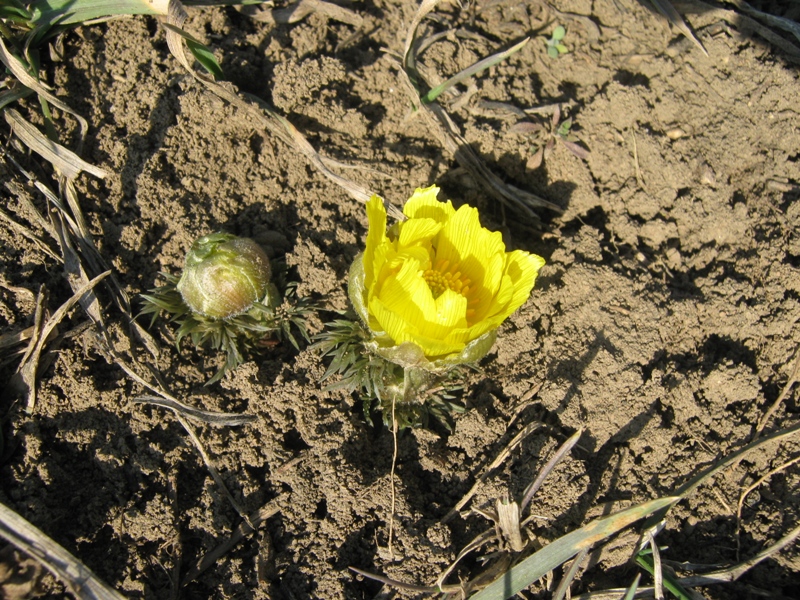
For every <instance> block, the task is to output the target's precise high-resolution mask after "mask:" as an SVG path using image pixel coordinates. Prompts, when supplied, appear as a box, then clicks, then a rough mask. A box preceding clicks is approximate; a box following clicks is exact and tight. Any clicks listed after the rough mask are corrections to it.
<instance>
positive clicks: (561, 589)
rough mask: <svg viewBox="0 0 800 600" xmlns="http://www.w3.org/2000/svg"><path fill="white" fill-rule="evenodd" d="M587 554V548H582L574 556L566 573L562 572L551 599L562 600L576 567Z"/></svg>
mask: <svg viewBox="0 0 800 600" xmlns="http://www.w3.org/2000/svg"><path fill="white" fill-rule="evenodd" d="M587 554H589V549H588V548H584V549H583V550H581V553H580V554H578V556H576V557H575V560H573V561H572V564H571V565H570V566H569V570H568V571H567V572H566V573H564V577H563V578H562V579H561V581H560V582H559V584H558V587H557V588H556V591H555V593H554V594H553V600H563V598H564V596H566V595H567V591H568V590H569V586H570V585H571V584H572V581H573V580H574V579H575V576H576V575H577V574H578V568H579V567H580V566H581V564H582V563H583V561H584V559H585V558H586V555H587Z"/></svg>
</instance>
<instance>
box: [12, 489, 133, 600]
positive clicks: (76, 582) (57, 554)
mask: <svg viewBox="0 0 800 600" xmlns="http://www.w3.org/2000/svg"><path fill="white" fill-rule="evenodd" d="M0 535H2V536H3V537H4V538H5V539H7V540H8V541H9V542H11V543H12V544H14V546H16V547H17V548H19V549H20V550H22V551H23V552H25V553H26V554H28V555H29V556H31V557H33V558H35V559H36V560H37V561H39V563H41V565H42V566H44V567H45V568H46V569H47V570H48V571H50V572H51V573H52V574H53V575H54V576H55V577H56V578H57V579H59V580H60V581H62V582H63V583H65V584H66V585H67V587H68V588H69V589H70V591H71V592H72V593H73V594H74V595H75V596H76V597H77V598H80V599H81V600H125V597H124V596H123V595H122V594H120V593H119V592H117V591H116V590H114V589H113V588H111V587H110V586H109V585H108V584H106V583H104V582H102V581H101V580H100V579H98V578H97V575H95V574H94V573H92V571H91V570H90V569H89V568H88V567H87V566H86V565H84V564H83V563H82V562H81V561H79V560H78V559H77V558H75V557H74V556H73V555H72V554H71V553H69V552H67V550H66V549H65V548H64V547H63V546H60V545H59V544H57V543H56V542H54V541H53V540H52V539H51V538H50V537H48V536H47V535H45V534H44V532H43V531H42V530H40V529H39V528H38V527H35V526H34V525H33V524H32V523H30V522H29V521H27V520H25V519H23V518H22V517H21V516H20V515H18V514H17V513H16V512H14V511H13V510H11V509H10V508H8V507H7V506H6V505H5V504H2V503H0Z"/></svg>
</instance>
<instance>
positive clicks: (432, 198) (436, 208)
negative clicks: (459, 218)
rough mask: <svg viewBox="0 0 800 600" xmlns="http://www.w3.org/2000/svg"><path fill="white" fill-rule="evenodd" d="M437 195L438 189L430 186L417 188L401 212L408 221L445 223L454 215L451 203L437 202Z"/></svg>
mask: <svg viewBox="0 0 800 600" xmlns="http://www.w3.org/2000/svg"><path fill="white" fill-rule="evenodd" d="M438 193H439V188H438V187H437V186H435V185H432V186H430V187H427V188H417V190H416V191H415V192H414V193H413V194H412V195H411V198H409V199H408V202H406V204H405V206H404V207H403V212H404V213H405V215H406V216H407V217H408V218H409V219H421V218H424V219H433V220H434V221H436V222H437V223H445V222H447V220H448V219H449V218H450V217H452V216H453V215H454V214H455V210H454V209H453V203H452V202H450V200H448V201H447V202H439V201H438V200H437V199H436V195H437V194H438Z"/></svg>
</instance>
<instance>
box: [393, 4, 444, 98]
mask: <svg viewBox="0 0 800 600" xmlns="http://www.w3.org/2000/svg"><path fill="white" fill-rule="evenodd" d="M437 4H439V0H422V3H420V5H419V8H418V9H417V13H416V14H415V15H414V18H413V19H412V20H411V23H410V24H409V26H408V32H407V33H406V43H405V46H404V48H403V65H402V66H403V68H402V71H403V72H404V73H405V74H406V76H407V77H408V79H409V82H410V83H411V87H412V88H413V89H414V91H415V92H416V95H417V98H414V102H417V101H418V99H419V87H418V85H417V84H418V81H419V73H418V72H417V57H416V52H414V51H413V50H414V44H415V42H416V37H417V28H418V27H419V25H420V23H422V20H423V19H424V18H425V17H426V16H428V13H430V12H431V11H433V9H434V8H436V5H437Z"/></svg>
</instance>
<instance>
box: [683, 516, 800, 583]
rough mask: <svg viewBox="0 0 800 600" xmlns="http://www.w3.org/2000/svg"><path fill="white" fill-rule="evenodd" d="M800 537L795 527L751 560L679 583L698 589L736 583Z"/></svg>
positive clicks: (799, 528) (685, 578) (799, 531)
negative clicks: (702, 586) (701, 586)
mask: <svg viewBox="0 0 800 600" xmlns="http://www.w3.org/2000/svg"><path fill="white" fill-rule="evenodd" d="M798 537H800V526H798V527H795V528H794V529H792V530H791V531H790V532H789V533H787V534H786V535H785V536H783V537H782V538H781V539H779V540H778V541H777V542H775V543H774V544H772V545H771V546H769V547H767V548H765V549H764V550H762V551H761V552H759V553H758V554H756V555H755V556H754V557H753V558H751V559H749V560H746V561H743V562H740V563H738V564H736V565H733V566H732V567H728V568H727V569H720V570H718V571H713V572H711V573H706V574H704V575H698V576H695V577H684V578H683V579H680V580H679V582H680V583H681V585H683V586H685V587H697V586H699V585H710V584H714V583H730V582H732V581H736V580H737V579H739V578H740V577H741V576H742V575H744V574H745V573H746V572H747V571H749V570H750V569H752V568H753V567H754V566H756V565H757V564H758V563H760V562H761V561H762V560H764V559H766V558H769V557H770V556H772V555H773V554H775V553H777V552H780V551H781V550H783V549H784V548H786V547H788V546H790V545H792V544H794V543H795V542H796V541H797V538H798Z"/></svg>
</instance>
